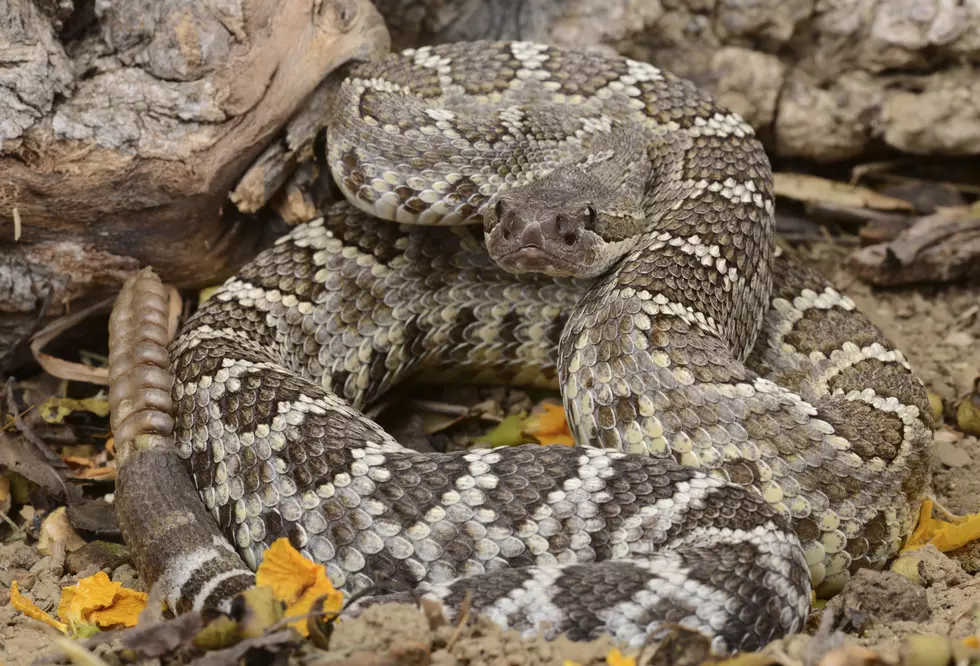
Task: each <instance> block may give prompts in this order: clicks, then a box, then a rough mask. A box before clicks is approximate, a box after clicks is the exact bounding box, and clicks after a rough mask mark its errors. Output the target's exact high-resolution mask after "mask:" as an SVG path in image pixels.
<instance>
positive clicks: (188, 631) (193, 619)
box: [118, 611, 201, 659]
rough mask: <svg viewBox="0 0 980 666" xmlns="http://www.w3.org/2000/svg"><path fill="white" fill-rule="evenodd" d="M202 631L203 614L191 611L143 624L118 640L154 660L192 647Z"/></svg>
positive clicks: (120, 636) (126, 646) (131, 629)
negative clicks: (197, 635) (180, 648)
mask: <svg viewBox="0 0 980 666" xmlns="http://www.w3.org/2000/svg"><path fill="white" fill-rule="evenodd" d="M200 630H201V614H200V613H198V612H196V611H191V612H187V613H183V614H181V615H178V616H177V617H175V618H173V619H170V620H158V621H156V622H151V623H149V624H145V625H144V624H142V623H141V624H139V625H138V626H136V627H132V628H129V629H125V630H123V631H121V632H120V633H119V635H118V638H119V640H120V642H121V644H122V646H123V647H125V648H127V649H130V650H133V651H135V652H136V653H137V654H138V655H140V656H143V657H148V658H151V659H152V658H155V657H159V656H162V655H164V654H167V653H168V652H171V651H173V650H175V649H177V648H179V647H184V646H187V645H190V644H191V641H192V640H193V639H194V636H195V635H196V634H197V632H199V631H200Z"/></svg>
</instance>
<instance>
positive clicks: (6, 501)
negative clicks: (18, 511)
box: [0, 474, 13, 516]
mask: <svg viewBox="0 0 980 666" xmlns="http://www.w3.org/2000/svg"><path fill="white" fill-rule="evenodd" d="M12 505H13V497H12V496H11V494H10V477H9V476H7V475H6V474H0V515H4V516H6V515H8V514H9V513H10V507H11V506H12Z"/></svg>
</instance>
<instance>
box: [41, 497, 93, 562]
mask: <svg viewBox="0 0 980 666" xmlns="http://www.w3.org/2000/svg"><path fill="white" fill-rule="evenodd" d="M59 541H61V542H63V543H64V544H65V550H66V551H67V552H69V553H71V552H74V551H76V550H78V549H79V548H81V547H82V546H84V545H85V539H83V538H82V537H81V536H79V534H78V532H76V531H75V528H74V527H72V524H71V522H70V521H69V520H68V513H67V510H66V509H65V507H63V506H61V507H58V508H57V509H55V510H54V511H52V512H51V513H50V514H48V516H47V517H46V518H45V519H44V520H43V521H42V522H41V535H40V538H39V539H38V543H37V549H38V551H39V552H40V553H41V554H42V555H50V554H51V553H52V551H53V549H54V545H55V544H56V543H57V542H59Z"/></svg>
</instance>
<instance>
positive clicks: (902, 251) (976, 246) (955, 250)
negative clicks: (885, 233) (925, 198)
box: [849, 206, 980, 287]
mask: <svg viewBox="0 0 980 666" xmlns="http://www.w3.org/2000/svg"><path fill="white" fill-rule="evenodd" d="M849 264H850V266H851V268H852V269H853V270H854V271H855V273H857V275H858V277H860V278H861V279H862V280H865V281H867V282H870V283H871V284H874V285H878V286H888V287H894V286H899V285H909V284H919V283H926V282H953V281H958V280H980V208H978V207H977V206H973V207H966V206H964V207H962V208H957V209H944V210H941V211H940V212H938V213H936V214H934V215H929V216H927V217H923V218H921V219H920V220H918V221H917V222H916V223H915V224H913V225H912V226H911V227H909V228H908V229H905V230H903V231H901V232H900V233H899V234H898V235H897V236H896V237H895V239H894V240H891V241H888V242H885V243H878V244H876V245H870V246H868V247H865V248H862V249H860V250H858V251H857V252H855V253H854V254H853V255H851V257H850V260H849Z"/></svg>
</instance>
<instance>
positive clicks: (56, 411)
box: [38, 391, 109, 424]
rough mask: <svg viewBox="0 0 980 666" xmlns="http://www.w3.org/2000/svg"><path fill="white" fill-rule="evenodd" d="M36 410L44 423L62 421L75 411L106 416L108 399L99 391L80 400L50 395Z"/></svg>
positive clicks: (107, 413)
mask: <svg viewBox="0 0 980 666" xmlns="http://www.w3.org/2000/svg"><path fill="white" fill-rule="evenodd" d="M38 411H39V413H40V414H41V418H42V419H44V421H45V422H46V423H57V424H60V423H64V422H65V417H67V416H70V415H71V414H74V413H75V412H89V413H91V414H95V415H96V416H101V417H106V416H108V415H109V399H108V397H107V396H105V395H104V394H103V393H102V392H101V391H100V392H99V394H98V395H96V396H94V397H91V398H82V399H80V400H75V399H72V398H63V397H59V396H52V397H50V398H48V399H47V400H45V401H44V403H42V404H41V405H40V406H39V407H38Z"/></svg>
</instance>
